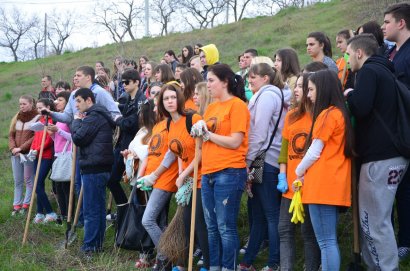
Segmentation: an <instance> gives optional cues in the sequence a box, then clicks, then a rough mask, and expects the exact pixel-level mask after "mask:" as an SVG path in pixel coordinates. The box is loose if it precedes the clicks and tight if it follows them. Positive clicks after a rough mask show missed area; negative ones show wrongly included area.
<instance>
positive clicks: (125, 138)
mask: <svg viewBox="0 0 410 271" xmlns="http://www.w3.org/2000/svg"><path fill="white" fill-rule="evenodd" d="M146 99H147V98H146V97H145V95H144V93H143V92H142V91H140V90H138V92H137V94H136V95H135V98H134V99H133V100H131V97H130V96H129V95H127V100H126V102H125V103H124V107H123V108H122V110H121V114H122V117H119V118H118V119H117V120H116V121H115V124H116V125H117V126H118V127H119V128H120V137H119V139H118V141H117V144H116V146H115V147H116V148H120V150H125V149H128V145H130V143H131V141H132V140H133V139H134V137H135V135H136V134H137V132H138V130H139V128H140V127H139V111H140V108H141V105H142V104H143V103H144V101H145V100H146Z"/></svg>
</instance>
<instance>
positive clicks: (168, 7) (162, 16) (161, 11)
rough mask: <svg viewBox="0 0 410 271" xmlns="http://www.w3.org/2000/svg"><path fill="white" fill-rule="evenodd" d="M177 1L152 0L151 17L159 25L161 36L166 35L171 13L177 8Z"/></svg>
mask: <svg viewBox="0 0 410 271" xmlns="http://www.w3.org/2000/svg"><path fill="white" fill-rule="evenodd" d="M178 3H179V2H178V1H172V0H152V1H151V4H150V9H151V11H152V12H153V13H154V14H152V15H151V18H152V19H153V20H154V21H155V22H157V23H159V24H160V25H161V36H164V35H168V26H169V23H170V22H171V15H172V14H173V13H175V11H176V9H177V8H178Z"/></svg>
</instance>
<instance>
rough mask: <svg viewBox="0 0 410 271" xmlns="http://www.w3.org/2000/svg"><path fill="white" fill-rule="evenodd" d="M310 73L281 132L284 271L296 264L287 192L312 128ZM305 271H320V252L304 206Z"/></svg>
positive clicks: (299, 81)
mask: <svg viewBox="0 0 410 271" xmlns="http://www.w3.org/2000/svg"><path fill="white" fill-rule="evenodd" d="M308 77H309V73H303V74H301V75H299V77H298V78H297V80H296V85H295V89H294V97H295V102H296V104H295V105H296V108H295V109H293V110H291V111H289V112H288V113H287V114H286V117H285V124H284V127H283V131H282V148H281V151H280V155H279V159H278V162H279V166H280V173H279V176H278V177H279V184H278V187H277V188H278V190H279V191H281V192H282V193H283V194H282V200H281V204H280V215H279V225H278V231H279V237H280V267H281V269H283V270H294V269H295V266H294V265H295V262H296V240H295V232H296V225H295V224H294V223H292V222H291V218H292V213H289V207H290V204H291V200H292V197H293V190H292V189H288V187H291V186H292V182H293V181H294V180H295V179H296V174H295V168H296V167H297V165H298V164H299V163H300V161H301V160H302V158H303V155H304V150H305V143H306V139H307V136H308V134H309V131H310V127H311V126H312V116H311V112H312V103H311V102H310V100H309V99H308V98H307V93H308V88H307V85H308ZM301 230H302V237H303V244H304V253H305V266H306V270H318V269H319V265H320V250H319V246H318V244H317V241H316V238H315V234H314V232H313V228H312V223H311V221H310V216H309V208H308V207H306V206H305V222H304V223H303V224H301Z"/></svg>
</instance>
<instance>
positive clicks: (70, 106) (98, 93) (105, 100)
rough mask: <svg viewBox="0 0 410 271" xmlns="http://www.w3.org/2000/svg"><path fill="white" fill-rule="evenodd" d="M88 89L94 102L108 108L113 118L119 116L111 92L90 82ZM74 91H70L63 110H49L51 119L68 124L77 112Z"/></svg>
mask: <svg viewBox="0 0 410 271" xmlns="http://www.w3.org/2000/svg"><path fill="white" fill-rule="evenodd" d="M90 89H91V91H92V92H93V93H94V96H95V102H96V104H99V105H102V106H104V107H105V108H106V109H107V110H108V112H110V113H111V116H112V118H113V119H115V118H116V116H121V112H120V110H119V109H118V106H117V105H116V104H115V102H114V99H113V98H112V96H111V94H109V93H108V91H106V90H105V89H103V88H102V87H100V86H99V85H97V84H92V85H91V87H90ZM75 92H76V90H75V91H73V92H71V95H70V98H69V100H68V103H67V105H66V107H65V109H64V112H61V113H60V112H51V117H52V118H53V120H56V121H59V122H63V123H67V124H70V123H71V122H72V121H73V119H74V114H76V113H77V112H78V110H77V108H76V107H75V98H74V95H75Z"/></svg>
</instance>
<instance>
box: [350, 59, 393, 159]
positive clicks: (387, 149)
mask: <svg viewBox="0 0 410 271" xmlns="http://www.w3.org/2000/svg"><path fill="white" fill-rule="evenodd" d="M383 66H384V67H383ZM393 73H394V67H393V64H392V63H391V62H390V61H389V60H388V59H387V58H386V57H384V56H379V55H373V56H371V57H369V58H368V59H367V60H366V61H365V63H364V64H363V66H362V68H361V69H360V70H359V71H358V72H357V77H356V84H355V88H354V91H351V92H350V93H349V95H348V97H347V102H348V104H349V108H350V110H351V112H352V114H353V115H354V116H355V117H356V151H357V152H358V154H359V158H360V161H361V162H362V163H367V162H372V161H379V160H385V159H389V158H393V157H398V156H400V154H399V153H398V151H397V150H396V148H395V147H394V144H393V141H392V140H391V138H390V136H389V134H388V133H387V132H386V130H385V129H384V128H383V126H382V124H381V122H380V121H379V120H378V119H377V118H376V116H375V113H374V110H376V111H377V112H378V113H379V114H380V115H381V117H382V119H383V120H384V122H385V123H386V124H387V126H388V127H389V129H390V130H391V132H392V133H393V134H394V133H395V132H396V130H397V128H396V116H397V94H396V90H395V88H394V77H393Z"/></svg>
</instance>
